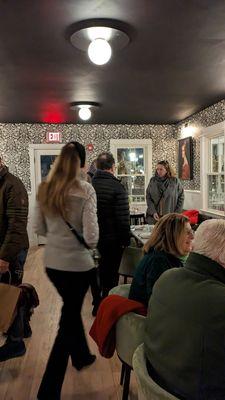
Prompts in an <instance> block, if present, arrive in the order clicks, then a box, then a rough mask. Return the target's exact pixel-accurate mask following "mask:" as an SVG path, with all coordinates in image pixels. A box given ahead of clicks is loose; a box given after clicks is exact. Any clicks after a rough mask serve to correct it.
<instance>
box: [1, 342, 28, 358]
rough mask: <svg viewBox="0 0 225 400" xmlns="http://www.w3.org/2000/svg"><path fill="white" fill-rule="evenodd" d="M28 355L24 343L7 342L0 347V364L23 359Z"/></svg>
mask: <svg viewBox="0 0 225 400" xmlns="http://www.w3.org/2000/svg"><path fill="white" fill-rule="evenodd" d="M25 353H26V347H25V344H24V342H23V341H22V340H21V341H19V342H16V341H15V342H13V341H7V342H6V343H5V344H4V345H3V346H1V347H0V362H1V361H6V360H9V359H10V358H15V357H21V356H23V355H24V354H25Z"/></svg>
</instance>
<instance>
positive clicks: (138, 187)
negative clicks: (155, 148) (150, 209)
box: [110, 139, 152, 204]
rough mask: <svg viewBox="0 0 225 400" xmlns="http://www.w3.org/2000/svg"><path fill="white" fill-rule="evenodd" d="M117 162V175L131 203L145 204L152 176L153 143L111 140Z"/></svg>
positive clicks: (149, 140)
mask: <svg viewBox="0 0 225 400" xmlns="http://www.w3.org/2000/svg"><path fill="white" fill-rule="evenodd" d="M110 149H111V152H112V153H113V155H114V157H115V161H116V174H117V177H118V178H119V179H120V180H121V182H122V184H123V185H124V187H125V188H126V189H127V192H128V195H129V201H130V203H138V204H140V203H145V191H146V186H147V184H148V182H149V179H150V176H151V166H152V141H151V139H147V140H146V139H145V140H129V139H127V140H123V139H119V140H110Z"/></svg>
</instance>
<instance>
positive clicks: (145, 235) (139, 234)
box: [130, 224, 154, 246]
mask: <svg viewBox="0 0 225 400" xmlns="http://www.w3.org/2000/svg"><path fill="white" fill-rule="evenodd" d="M153 227H154V225H148V224H144V225H131V227H130V231H131V235H132V236H133V237H134V238H135V240H136V242H137V244H139V245H142V246H143V245H144V244H145V243H146V242H147V241H148V239H149V238H150V236H151V231H152V229H153Z"/></svg>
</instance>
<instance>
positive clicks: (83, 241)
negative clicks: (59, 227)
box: [64, 220, 90, 250]
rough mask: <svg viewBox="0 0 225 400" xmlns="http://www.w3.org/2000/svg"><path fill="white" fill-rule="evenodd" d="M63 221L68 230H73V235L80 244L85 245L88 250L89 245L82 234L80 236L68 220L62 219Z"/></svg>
mask: <svg viewBox="0 0 225 400" xmlns="http://www.w3.org/2000/svg"><path fill="white" fill-rule="evenodd" d="M64 221H65V223H66V225H67V226H68V228H69V230H70V231H71V232H73V234H74V236H76V238H77V240H78V241H79V242H80V243H81V244H83V245H84V247H86V249H88V250H90V247H89V246H88V244H87V243H86V242H85V240H84V238H83V236H82V235H81V234H80V233H78V232H77V231H76V229H75V228H74V227H73V226H72V225H71V224H70V223H69V222H68V221H66V220H64Z"/></svg>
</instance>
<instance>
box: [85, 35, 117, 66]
mask: <svg viewBox="0 0 225 400" xmlns="http://www.w3.org/2000/svg"><path fill="white" fill-rule="evenodd" d="M111 55H112V49H111V46H110V44H109V43H108V42H107V40H105V39H101V38H98V39H95V40H93V41H92V42H91V43H90V45H89V47H88V56H89V58H90V60H91V61H92V62H93V63H94V64H97V65H104V64H106V63H107V62H108V61H109V60H110V58H111Z"/></svg>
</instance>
